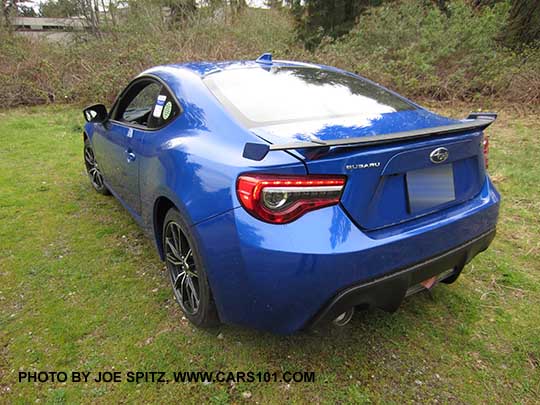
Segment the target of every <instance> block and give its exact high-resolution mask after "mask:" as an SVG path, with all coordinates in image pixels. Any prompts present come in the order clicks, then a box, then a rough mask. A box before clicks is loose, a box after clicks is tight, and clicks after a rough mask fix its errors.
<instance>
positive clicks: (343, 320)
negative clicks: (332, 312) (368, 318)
mask: <svg viewBox="0 0 540 405" xmlns="http://www.w3.org/2000/svg"><path fill="white" fill-rule="evenodd" d="M353 315H354V307H352V308H351V309H349V310H347V311H345V312H343V313H342V314H340V315H338V316H337V317H336V318H335V319H334V320H333V321H332V323H333V324H334V325H336V326H340V327H341V326H345V325H347V324H348V323H349V322H350V321H351V319H352V317H353Z"/></svg>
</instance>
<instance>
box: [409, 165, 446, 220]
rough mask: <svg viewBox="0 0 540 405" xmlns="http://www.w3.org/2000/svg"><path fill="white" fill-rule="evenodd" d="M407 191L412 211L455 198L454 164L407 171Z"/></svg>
mask: <svg viewBox="0 0 540 405" xmlns="http://www.w3.org/2000/svg"><path fill="white" fill-rule="evenodd" d="M407 192H408V195H409V207H410V210H411V212H418V211H424V210H427V209H429V208H433V207H436V206H438V205H442V204H445V203H447V202H450V201H453V200H455V198H456V194H455V190H454V170H453V168H452V165H451V164H449V165H441V166H433V167H429V168H427V169H419V170H412V171H410V172H407Z"/></svg>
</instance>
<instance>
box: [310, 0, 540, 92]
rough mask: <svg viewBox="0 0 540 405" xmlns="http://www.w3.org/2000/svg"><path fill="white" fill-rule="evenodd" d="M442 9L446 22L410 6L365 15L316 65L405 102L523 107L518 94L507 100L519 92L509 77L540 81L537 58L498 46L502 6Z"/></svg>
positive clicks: (421, 6) (457, 4)
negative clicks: (492, 100)
mask: <svg viewBox="0 0 540 405" xmlns="http://www.w3.org/2000/svg"><path fill="white" fill-rule="evenodd" d="M448 8H449V9H448V11H449V13H448V15H446V14H443V13H442V12H441V11H440V10H439V9H437V8H435V7H432V6H431V5H426V4H425V3H423V2H418V1H412V0H411V1H402V2H396V3H392V5H390V6H385V7H379V8H372V9H371V12H370V13H369V14H366V15H363V16H362V17H361V18H360V20H359V22H358V24H357V26H356V28H355V29H354V30H353V31H352V32H351V33H350V34H348V35H347V36H346V37H344V38H343V39H342V40H340V41H337V42H334V43H330V44H327V45H326V46H324V47H323V48H321V49H320V50H319V51H318V53H317V59H318V60H324V61H325V62H327V63H330V64H336V65H339V66H342V67H344V68H346V69H350V70H354V71H357V72H360V73H361V74H364V75H366V76H368V77H370V78H372V79H374V80H376V81H379V82H382V83H384V84H386V85H388V86H389V87H392V88H394V89H396V90H398V91H400V92H402V93H404V94H406V95H408V96H410V97H414V96H423V97H429V98H434V99H437V100H449V99H450V100H452V99H462V100H470V99H474V98H477V97H482V96H484V97H485V96H498V97H502V98H508V99H510V100H511V101H516V102H520V101H523V100H526V99H527V98H528V96H526V95H525V94H523V93H522V92H519V91H511V92H509V89H510V84H511V82H515V86H516V87H519V86H518V83H517V79H516V77H528V78H536V79H535V80H537V81H538V79H540V69H538V67H539V65H538V62H537V60H538V56H539V55H540V52H539V51H538V50H536V51H533V50H530V51H529V52H530V54H529V55H517V54H515V53H513V52H511V51H509V50H508V49H505V48H504V47H502V46H501V45H500V44H499V43H498V42H497V38H498V35H499V33H500V31H501V30H502V29H503V28H504V26H505V23H506V18H507V15H508V9H509V4H508V3H507V2H501V3H497V4H495V5H494V6H493V7H484V8H482V9H481V10H475V9H473V8H471V7H470V6H469V5H468V4H466V3H465V2H464V1H460V0H457V1H453V2H451V3H449V4H448ZM533 61H536V62H533ZM516 75H517V76H516ZM520 86H521V85H520ZM516 90H517V89H516ZM535 100H538V99H537V98H536V99H535Z"/></svg>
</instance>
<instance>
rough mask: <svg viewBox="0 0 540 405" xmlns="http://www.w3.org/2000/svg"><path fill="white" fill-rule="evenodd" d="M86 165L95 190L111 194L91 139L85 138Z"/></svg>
mask: <svg viewBox="0 0 540 405" xmlns="http://www.w3.org/2000/svg"><path fill="white" fill-rule="evenodd" d="M84 166H85V167H86V173H87V174H88V178H89V179H90V183H92V187H94V190H96V191H97V192H98V193H100V194H103V195H108V194H110V192H109V190H108V189H107V186H105V183H104V181H103V174H102V173H101V170H100V168H99V166H98V163H97V161H96V155H95V153H94V148H92V144H91V143H90V140H89V139H85V140H84Z"/></svg>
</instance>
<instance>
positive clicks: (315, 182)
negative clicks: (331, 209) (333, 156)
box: [236, 174, 345, 224]
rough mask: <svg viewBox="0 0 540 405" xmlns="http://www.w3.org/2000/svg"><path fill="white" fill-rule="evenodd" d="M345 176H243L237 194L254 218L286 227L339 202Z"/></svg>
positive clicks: (238, 183) (239, 178)
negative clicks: (302, 217) (312, 212)
mask: <svg viewBox="0 0 540 405" xmlns="http://www.w3.org/2000/svg"><path fill="white" fill-rule="evenodd" d="M344 185H345V177H344V176H290V175H269V174H244V175H242V176H240V177H238V181H237V183H236V193H237V195H238V199H239V200H240V203H241V204H242V206H243V207H244V208H245V209H246V210H247V211H248V212H249V213H250V214H252V215H253V216H255V217H257V218H259V219H262V220H263V221H266V222H270V223H273V224H286V223H288V222H292V221H294V220H295V219H297V218H299V217H301V216H302V215H304V214H305V213H306V212H308V211H313V210H316V209H319V208H322V207H327V206H329V205H334V204H337V203H338V202H339V199H340V197H341V192H342V191H343V187H344Z"/></svg>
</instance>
